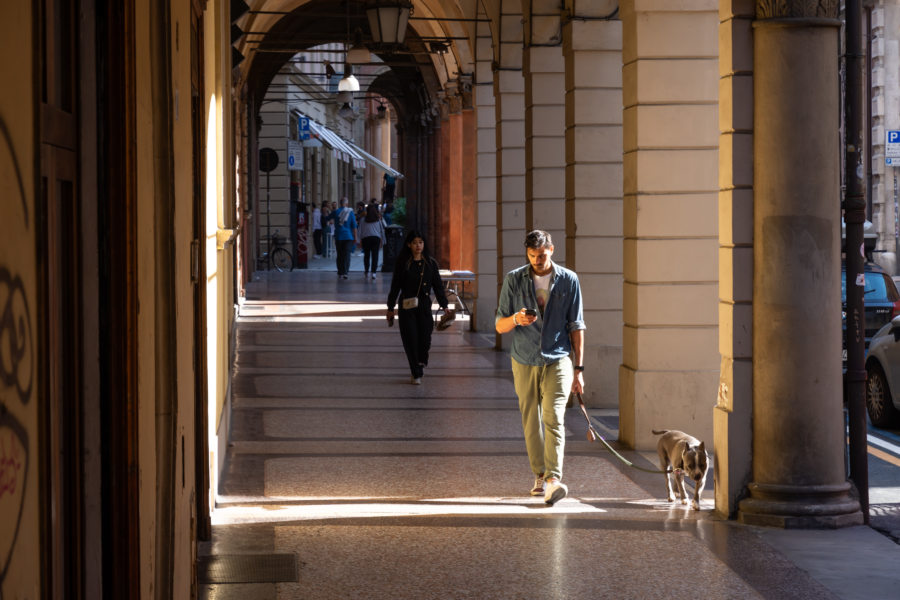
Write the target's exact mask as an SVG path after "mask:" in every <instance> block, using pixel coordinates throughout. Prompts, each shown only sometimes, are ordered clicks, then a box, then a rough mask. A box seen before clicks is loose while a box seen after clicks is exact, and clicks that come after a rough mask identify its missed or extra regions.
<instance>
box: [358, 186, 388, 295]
mask: <svg viewBox="0 0 900 600" xmlns="http://www.w3.org/2000/svg"><path fill="white" fill-rule="evenodd" d="M359 237H360V238H361V239H362V249H363V268H365V273H364V274H363V277H365V278H366V279H368V278H369V259H371V262H372V279H375V273H377V272H378V251H379V250H381V247H382V246H383V245H384V221H383V220H382V219H381V213H380V212H378V205H377V204H375V199H374V198H372V201H371V202H369V206H367V207H366V216H365V217H364V218H363V219H362V220H361V221H360V223H359Z"/></svg>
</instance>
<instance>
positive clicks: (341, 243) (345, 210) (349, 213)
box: [326, 198, 359, 279]
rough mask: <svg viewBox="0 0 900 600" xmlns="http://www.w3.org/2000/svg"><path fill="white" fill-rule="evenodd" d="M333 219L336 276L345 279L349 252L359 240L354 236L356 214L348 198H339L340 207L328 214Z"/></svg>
mask: <svg viewBox="0 0 900 600" xmlns="http://www.w3.org/2000/svg"><path fill="white" fill-rule="evenodd" d="M326 220H327V221H334V244H335V246H336V248H337V270H338V277H340V278H341V279H347V278H348V277H349V275H348V273H350V253H351V252H352V251H353V245H354V244H355V243H357V242H358V241H359V240H358V239H357V236H356V216H355V215H354V214H353V209H351V208H350V200H348V199H347V198H341V207H340V208H339V209H337V210H336V211H334V212H333V213H331V214H330V215H328V217H327V218H326Z"/></svg>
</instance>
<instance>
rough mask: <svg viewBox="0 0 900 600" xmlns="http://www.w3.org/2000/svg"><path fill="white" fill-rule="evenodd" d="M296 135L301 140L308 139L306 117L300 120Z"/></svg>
mask: <svg viewBox="0 0 900 600" xmlns="http://www.w3.org/2000/svg"><path fill="white" fill-rule="evenodd" d="M298 134H299V137H300V139H301V140H308V139H309V119H307V118H306V117H301V118H300V127H299V131H298Z"/></svg>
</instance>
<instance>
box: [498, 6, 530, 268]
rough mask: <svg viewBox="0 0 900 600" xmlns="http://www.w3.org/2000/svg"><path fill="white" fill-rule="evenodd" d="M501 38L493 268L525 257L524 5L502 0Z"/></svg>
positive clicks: (513, 265) (515, 264)
mask: <svg viewBox="0 0 900 600" xmlns="http://www.w3.org/2000/svg"><path fill="white" fill-rule="evenodd" d="M500 6H501V9H500V23H499V26H500V27H499V32H500V39H499V41H498V43H497V47H496V48H495V55H494V100H495V110H496V123H497V129H496V134H497V139H496V152H497V154H496V157H497V273H498V275H499V278H500V282H502V278H503V276H504V275H505V274H506V273H507V272H508V271H510V270H512V269H514V268H516V267H519V266H521V265H522V264H524V262H525V247H524V245H523V244H524V241H525V80H524V79H523V77H522V37H523V36H522V6H521V2H519V0H501V4H500Z"/></svg>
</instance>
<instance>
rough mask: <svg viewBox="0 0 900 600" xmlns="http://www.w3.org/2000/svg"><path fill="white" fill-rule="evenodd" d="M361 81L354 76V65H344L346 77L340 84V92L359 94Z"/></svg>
mask: <svg viewBox="0 0 900 600" xmlns="http://www.w3.org/2000/svg"><path fill="white" fill-rule="evenodd" d="M358 91H359V81H358V80H357V79H356V77H354V76H353V65H351V64H350V63H347V64H345V65H344V76H343V77H342V78H341V80H340V81H339V82H338V92H358Z"/></svg>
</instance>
